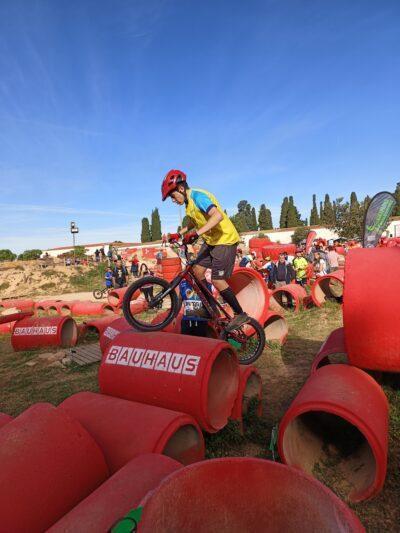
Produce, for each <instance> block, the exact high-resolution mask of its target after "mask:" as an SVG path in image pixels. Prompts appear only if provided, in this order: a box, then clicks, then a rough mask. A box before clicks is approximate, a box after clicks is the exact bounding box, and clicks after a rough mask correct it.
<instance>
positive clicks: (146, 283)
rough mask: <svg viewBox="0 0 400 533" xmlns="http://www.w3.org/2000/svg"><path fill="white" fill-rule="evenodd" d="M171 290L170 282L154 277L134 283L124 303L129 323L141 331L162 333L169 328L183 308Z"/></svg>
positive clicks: (126, 294) (125, 314)
mask: <svg viewBox="0 0 400 533" xmlns="http://www.w3.org/2000/svg"><path fill="white" fill-rule="evenodd" d="M170 288H171V286H170V284H169V283H168V281H166V280H165V279H162V278H156V277H153V276H146V277H145V278H141V279H139V280H138V281H135V282H134V283H132V285H130V286H129V288H128V290H127V291H126V293H125V295H124V300H123V303H122V310H123V313H124V316H125V319H126V320H127V322H129V324H130V325H131V326H132V327H133V328H135V329H137V330H139V331H161V330H162V329H164V328H165V327H166V326H168V324H170V323H171V322H172V321H173V319H174V318H175V317H176V316H177V315H178V313H179V309H180V306H181V302H180V299H179V298H178V295H177V294H176V292H175V290H170V291H169V292H168V289H170ZM138 291H139V296H138V297H137V298H136V296H137V293H138Z"/></svg>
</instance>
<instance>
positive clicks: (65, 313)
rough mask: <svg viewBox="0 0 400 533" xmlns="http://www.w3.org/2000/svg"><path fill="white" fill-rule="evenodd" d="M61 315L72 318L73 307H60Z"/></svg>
mask: <svg viewBox="0 0 400 533" xmlns="http://www.w3.org/2000/svg"><path fill="white" fill-rule="evenodd" d="M59 309H60V315H61V316H70V315H71V306H69V305H67V304H65V305H61V306H60V308H59Z"/></svg>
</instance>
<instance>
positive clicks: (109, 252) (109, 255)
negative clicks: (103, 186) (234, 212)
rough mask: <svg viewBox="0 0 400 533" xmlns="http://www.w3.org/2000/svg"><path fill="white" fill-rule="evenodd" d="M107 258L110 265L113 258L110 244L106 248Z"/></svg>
mask: <svg viewBox="0 0 400 533" xmlns="http://www.w3.org/2000/svg"><path fill="white" fill-rule="evenodd" d="M107 260H108V266H111V263H112V260H113V253H112V250H111V246H110V247H109V248H108V252H107Z"/></svg>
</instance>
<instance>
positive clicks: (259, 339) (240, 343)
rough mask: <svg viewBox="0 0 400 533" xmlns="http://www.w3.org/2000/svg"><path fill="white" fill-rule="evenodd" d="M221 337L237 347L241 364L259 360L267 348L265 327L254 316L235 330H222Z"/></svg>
mask: <svg viewBox="0 0 400 533" xmlns="http://www.w3.org/2000/svg"><path fill="white" fill-rule="evenodd" d="M220 337H221V339H224V340H226V341H227V342H229V344H231V345H232V346H233V347H234V348H235V349H236V353H237V356H238V359H239V363H240V364H241V365H251V364H252V363H254V362H255V361H257V359H258V358H259V357H260V355H261V354H262V353H263V351H264V348H265V332H264V328H263V327H262V326H261V324H259V323H258V322H257V320H255V319H254V318H250V320H249V322H248V323H247V324H245V325H244V326H240V328H237V329H234V330H233V331H225V330H222V333H221V335H220Z"/></svg>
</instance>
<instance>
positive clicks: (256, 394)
mask: <svg viewBox="0 0 400 533" xmlns="http://www.w3.org/2000/svg"><path fill="white" fill-rule="evenodd" d="M254 398H256V399H257V400H258V406H257V415H258V416H261V415H262V403H261V400H262V381H261V376H260V373H259V372H258V370H257V368H256V367H255V366H251V365H247V366H242V365H240V366H239V386H238V392H237V396H236V400H235V404H234V406H233V409H232V413H231V416H230V419H231V420H239V421H240V423H241V429H242V431H243V415H246V414H247V412H248V408H249V404H250V402H251V400H253V399H254Z"/></svg>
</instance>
